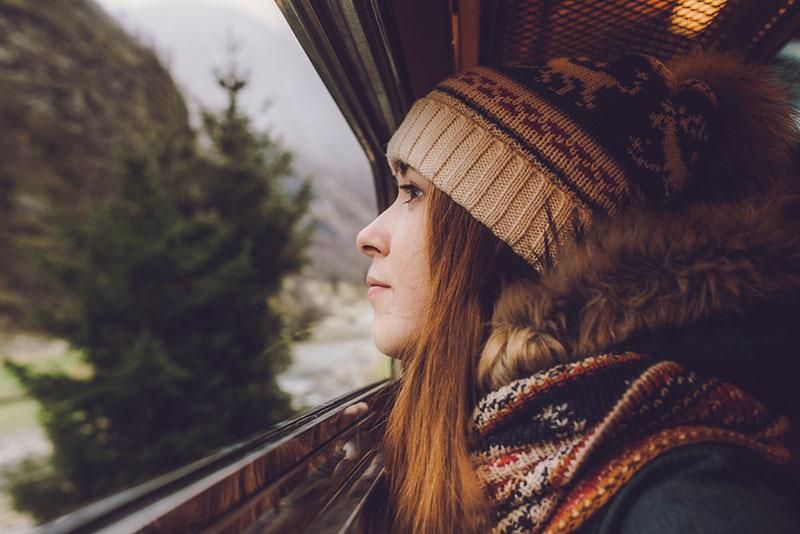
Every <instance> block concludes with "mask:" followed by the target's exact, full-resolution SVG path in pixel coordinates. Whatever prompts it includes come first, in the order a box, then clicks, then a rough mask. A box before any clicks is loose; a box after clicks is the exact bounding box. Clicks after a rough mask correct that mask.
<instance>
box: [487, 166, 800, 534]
mask: <svg viewBox="0 0 800 534" xmlns="http://www.w3.org/2000/svg"><path fill="white" fill-rule="evenodd" d="M793 183H794V179H793V178H787V179H786V180H785V181H781V182H780V184H779V185H776V186H774V187H769V188H766V189H763V190H761V191H758V192H755V193H753V194H750V195H747V196H745V197H742V198H739V199H737V200H733V201H728V202H718V203H710V204H698V205H694V206H691V207H688V208H683V209H675V210H671V211H669V212H661V213H652V214H651V213H642V212H638V213H631V214H630V215H629V216H626V217H622V218H618V219H616V220H614V221H609V222H607V223H605V224H604V225H602V226H601V227H598V228H597V229H596V230H595V231H593V232H592V233H591V235H590V236H588V237H587V239H586V240H584V241H583V242H581V243H579V244H575V245H572V246H571V247H570V248H568V249H566V250H565V251H563V252H562V254H561V258H562V259H561V261H559V263H558V264H557V265H556V266H555V267H554V268H553V269H552V270H551V271H550V272H548V273H546V274H545V276H544V277H543V279H542V280H541V282H539V283H536V284H520V285H516V286H512V287H508V288H506V289H505V291H504V292H503V293H502V295H501V297H500V300H499V301H498V304H497V306H496V309H495V315H494V318H493V333H492V337H491V338H490V339H492V340H493V343H495V344H496V345H500V346H502V347H504V349H503V350H502V351H501V354H500V356H497V357H496V361H494V362H493V366H494V375H493V376H495V377H498V376H499V377H500V378H495V379H494V383H488V384H487V390H493V391H488V392H487V393H486V394H485V395H484V396H483V398H482V399H481V401H480V403H479V406H478V408H477V409H476V413H475V418H474V420H475V422H476V425H477V426H478V428H480V429H481V432H482V435H481V438H482V443H483V445H482V446H481V448H480V449H479V450H477V451H476V452H475V453H474V457H475V461H476V464H477V465H478V472H479V475H481V477H482V479H483V481H484V483H485V484H486V485H487V490H488V492H489V494H490V496H491V497H492V498H493V499H494V501H495V504H496V506H498V508H499V509H500V510H502V512H500V513H499V515H498V516H497V517H498V521H497V524H496V531H500V532H515V531H529V530H534V531H539V530H542V529H544V530H548V531H553V532H567V531H574V530H579V531H584V532H755V531H761V532H800V491H798V489H797V485H796V484H795V483H794V482H793V481H792V480H791V479H790V478H789V477H788V476H787V474H786V472H787V471H788V470H790V469H788V468H787V467H786V466H785V465H784V466H780V467H778V462H784V461H785V460H786V454H785V449H784V450H783V452H781V448H782V447H781V445H780V442H781V441H783V440H785V438H786V436H785V433H786V424H785V423H786V419H785V418H781V417H779V416H778V415H776V414H784V415H787V416H790V418H791V417H794V416H795V415H796V411H797V407H798V402H797V401H798V397H799V396H800V384H798V381H800V373H798V370H800V359H799V357H800V354H798V351H800V193H798V192H797V190H796V188H795V187H794V186H793ZM598 355H611V356H610V360H609V361H614V362H616V363H614V365H615V366H617V367H619V366H620V365H621V366H623V370H622V371H614V372H615V373H617V374H614V375H609V376H610V378H609V377H605V376H604V377H601V379H598V380H597V381H596V382H597V384H599V385H597V386H595V385H591V384H590V385H588V386H587V385H586V383H585V382H579V383H577V386H576V387H573V389H572V390H571V393H570V394H571V395H572V397H559V395H562V393H559V390H557V389H556V388H557V387H562V385H563V377H564V376H567V375H569V376H574V375H575V374H576V372H577V371H576V369H577V370H580V369H583V368H585V367H586V366H583V367H580V366H579V365H578V364H577V363H573V364H570V365H571V367H569V368H568V369H566V370H564V366H563V365H561V366H559V365H556V363H558V362H582V361H588V362H595V363H597V365H600V366H601V367H602V365H605V363H604V362H605V361H606V360H605V358H606V356H602V357H601V358H599V359H598V358H597V356H598ZM592 358H594V360H593V359H592ZM541 362H553V363H554V365H553V367H548V366H545V370H544V371H543V370H542V363H541ZM664 362H671V363H669V364H668V365H667V368H668V369H672V370H670V371H669V372H668V373H666V374H664V373H661V374H659V375H658V376H660V377H661V378H660V379H659V380H662V382H661V383H656V385H655V387H651V388H650V389H651V390H652V391H650V390H648V391H646V392H644V393H642V392H634V393H635V394H636V395H638V397H636V396H634V400H633V401H631V406H633V407H638V406H640V405H641V406H643V405H644V404H645V403H646V402H649V401H648V398H650V397H647V395H651V397H652V399H655V400H654V402H655V405H656V406H657V408H656V412H657V411H658V410H659V409H661V410H663V409H664V408H665V407H666V408H667V410H666V411H669V412H670V413H669V414H667V415H664V416H659V417H655V418H654V417H650V418H649V419H641V421H642V422H641V423H631V421H634V422H635V421H638V420H637V419H635V418H634V419H630V418H629V419H628V420H627V422H626V424H628V426H627V427H624V428H621V429H617V430H615V433H613V434H608V436H610V437H607V439H606V440H605V441H604V442H602V443H600V444H599V445H597V446H594V445H592V446H591V447H590V446H587V445H586V444H587V443H589V442H590V441H591V440H592V439H594V435H596V434H599V433H600V431H598V428H600V429H603V425H604V424H606V423H607V420H608V419H609V417H610V416H609V415H608V414H610V413H612V412H613V411H614V410H617V411H619V410H620V406H623V404H624V403H625V402H628V401H629V400H630V399H628V398H627V397H630V396H631V390H632V389H635V387H634V386H635V385H636V384H638V383H639V382H638V381H639V380H640V379H641V377H643V376H645V375H646V374H647V373H651V372H652V370H653V369H654V368H656V366H658V365H662V366H663V365H666V364H664ZM601 364H602V365H601ZM592 365H594V363H593V364H592ZM625 366H627V367H625ZM670 366H671V367H670ZM498 369H499V371H498ZM590 371H591V373H589V375H588V376H595V375H597V374H598V372H599V371H595V370H592V369H590ZM581 372H583V371H581ZM670 373H672V374H670ZM676 377H677V378H676ZM684 379H686V380H688V381H689V382H692V383H693V384H695V386H696V387H695V386H693V387H695V389H696V391H695V392H694V393H693V395H694V396H693V397H691V398H689V396H688V394H686V397H685V398H683V397H681V398H678V397H676V396H675V395H676V393H675V392H674V391H671V388H675V387H678V386H677V383H678V382H680V381H683V380H684ZM622 383H624V385H620V384H622ZM609 384H617V385H618V386H619V389H618V391H617V390H614V387H616V386H613V387H612V385H609ZM649 384H651V385H652V383H649ZM701 384H702V391H701V389H700V385H701ZM648 387H649V386H648ZM537 388H538V389H537ZM547 388H550V389H547ZM592 388H595V389H597V390H598V391H601V393H602V394H600V395H598V393H597V391H595V390H592ZM523 390H524V391H525V392H527V393H524V394H523V393H520V392H521V391H523ZM612 390H613V391H612ZM576 391H578V393H577V394H576V393H575V392H576ZM583 391H588V392H589V393H587V394H586V397H587V399H588V400H584V401H581V400H576V399H575V397H576V396H581V395H583ZM606 391H610V393H609V394H608V395H605V392H606ZM686 391H689V390H686ZM531 392H533V393H531ZM537 392H538V393H537ZM708 392H711V393H708ZM563 395H566V393H564V394H563ZM659 395H660V396H659ZM681 395H683V393H681ZM625 396H627V397H625ZM623 397H625V398H623ZM729 397H730V399H733V400H730V401H729ZM559 399H560V400H563V401H564V402H561V401H560V400H559ZM564 399H566V400H564ZM681 399H683V400H681ZM698 399H699V400H698ZM736 399H739V400H741V399H745V400H742V402H744V403H746V404H742V405H741V406H739V407H736V406H733V407H732V409H731V411H730V412H726V411H725V410H727V409H728V408H729V404H731V405H733V404H735V403H736V402H738V401H737V400H736ZM573 401H574V402H573ZM548 402H549V404H547V405H546V409H547V410H550V411H553V412H554V413H555V412H558V413H556V415H554V416H553V417H552V418H551V419H550V420H545V419H546V418H545V416H544V415H543V409H542V406H545V404H543V403H548ZM580 402H584V404H585V407H584V408H582V409H583V410H584V411H586V412H591V411H592V409H593V407H595V406H598V408H597V410H599V411H600V412H602V413H599V414H593V415H592V414H589V415H586V416H585V417H577V416H574V414H572V413H571V411H572V410H573V408H574V410H575V411H579V410H580V409H581V408H580V406H578V405H579V404H580ZM537 403H539V404H537ZM659 403H661V404H659ZM670 403H672V404H670ZM681 403H683V404H681ZM576 406H578V407H576ZM600 406H606V407H605V408H600ZM623 407H624V406H623ZM627 408H630V406H629V407H627ZM627 408H626V409H627ZM698 410H701V411H702V413H703V416H702V417H705V419H692V417H694V416H695V415H696V414H697V413H700V412H698ZM709 410H712V411H713V410H718V415H719V417H717V418H716V419H715V418H714V417H711V416H708V413H710V412H709ZM737 410H738V412H737ZM743 410H744V411H745V412H747V411H752V412H753V413H752V414H750V413H744V414H743V415H742V413H743ZM544 411H546V410H544ZM689 411H693V415H691V417H690V416H689V415H687V413H688V412H689ZM756 412H758V413H756ZM498 414H499V415H498ZM770 414H771V415H770ZM579 415H580V414H579ZM584 415H585V414H584ZM712 415H713V414H712ZM750 415H753V416H754V418H753V419H747V418H748V417H750ZM573 416H574V417H573ZM723 416H724V417H723ZM740 416H741V417H740ZM592 417H594V419H592ZM630 417H633V416H630ZM737 418H739V419H737ZM534 420H535V424H534ZM587 420H588V423H587ZM487 421H489V423H487ZM654 421H655V422H654ZM684 424H685V425H688V426H686V428H687V429H693V428H694V429H696V428H700V429H701V431H700V432H699V437H697V438H695V440H694V441H692V439H686V440H685V442H680V440H679V439H678V438H677V437H675V436H678V434H677V433H676V432H672V430H674V429H675V428H678V427H679V426H680V425H684ZM543 425H544V426H547V425H550V426H549V427H548V428H549V432H550V433H549V434H548V433H546V432H544V431H542V430H541V428H542V426H543ZM558 425H561V426H562V427H566V426H567V425H571V428H570V429H569V430H563V431H562V432H561V433H558V432H556V433H555V434H554V433H553V432H552V430H553V429H557V426H558ZM711 427H714V428H723V427H725V428H726V429H727V430H724V431H722V430H719V431H718V432H717V431H712V430H709V433H708V434H707V435H704V434H703V432H704V430H703V429H706V428H711ZM731 429H733V430H731ZM567 432H572V434H569V435H567ZM660 432H661V434H659V433H660ZM670 432H672V433H671V434H670ZM686 432H689V430H687V431H686ZM686 432H683V433H682V434H681V438H680V439H681V440H682V439H684V438H685V434H686ZM691 432H695V433H697V431H696V430H691ZM715 432H716V433H715ZM726 432H727V433H726ZM745 434H749V435H750V436H751V437H752V436H756V435H757V436H756V437H755V438H754V439H752V440H751V439H750V437H743V436H745ZM668 435H669V436H672V438H674V439H673V441H674V443H672V442H671V443H670V444H669V446H664V447H663V450H659V451H657V453H654V454H653V455H650V456H652V457H650V456H648V455H647V454H644V458H642V454H640V452H641V451H645V450H652V449H653V448H654V447H655V445H656V444H659V443H661V442H660V441H658V439H661V438H660V437H659V436H661V437H662V438H663V437H664V436H668ZM543 436H545V437H547V439H551V438H552V439H553V440H555V441H554V443H556V445H553V444H552V443H550V442H547V443H545V441H546V440H545V438H544V437H543ZM573 436H574V439H573ZM654 436H655V437H654ZM731 436H734V437H736V436H738V437H736V439H734V437H731ZM672 438H671V439H672ZM740 438H741V439H740ZM559 440H561V441H559ZM569 440H572V441H569ZM643 440H644V441H643ZM646 440H650V445H649V447H650V449H646V448H645V447H644V445H641V444H642V443H646ZM748 440H749V441H748ZM634 442H635V443H638V444H640V445H637V446H638V447H639V448H638V449H636V450H633V449H632V450H633V452H631V453H630V454H629V455H628V456H627V457H626V458H627V459H628V460H630V459H631V458H637V461H636V462H635V463H632V464H631V465H627V464H626V466H624V467H623V468H622V471H624V472H625V476H620V481H621V482H619V483H618V484H616V485H613V487H611V486H606V487H605V488H599V490H598V486H596V485H595V486H592V485H591V484H588V482H587V481H588V479H589V478H591V477H595V476H596V475H597V473H598V472H601V471H602V470H603V469H604V468H607V467H608V466H609V465H611V464H614V463H615V462H619V461H620V458H622V457H623V456H620V454H618V451H619V450H621V449H624V447H626V446H630V445H631V444H632V443H634ZM756 442H759V443H756ZM563 443H566V445H563ZM663 443H664V444H666V443H667V441H666V438H664V441H663ZM659 446H661V445H659ZM558 447H561V448H560V449H559V448H558ZM581 447H583V448H581ZM770 447H771V449H770V450H769V451H767V448H770ZM587 450H588V452H587ZM543 451H544V452H543ZM576 451H577V452H576ZM634 453H635V454H634ZM615 455H616V456H615ZM576 466H577V467H576ZM573 468H574V469H573ZM559 470H561V471H559ZM571 470H572V471H571ZM557 471H558V473H556V474H557V475H558V476H556V475H554V473H555V472H557ZM562 471H563V472H566V473H567V474H563V473H562ZM573 471H574V472H573ZM619 471H620V469H617V475H619ZM604 476H605V475H604ZM548 477H549V478H548ZM596 478H597V480H600V479H601V478H600V477H599V476H597V477H596ZM559 484H562V487H560V488H558V489H559V491H558V492H556V493H553V487H554V486H558V485H559ZM587 484H588V485H587ZM582 485H583V487H582ZM587 488H588V489H587ZM600 493H602V495H599V494H600ZM609 494H610V495H609ZM584 496H588V497H586V498H584ZM551 498H552V501H553V502H552V506H549V507H548V506H544V507H543V506H542V503H543V502H545V503H546V502H547V500H548V499H551ZM537 507H538V508H537ZM537 514H539V515H537Z"/></svg>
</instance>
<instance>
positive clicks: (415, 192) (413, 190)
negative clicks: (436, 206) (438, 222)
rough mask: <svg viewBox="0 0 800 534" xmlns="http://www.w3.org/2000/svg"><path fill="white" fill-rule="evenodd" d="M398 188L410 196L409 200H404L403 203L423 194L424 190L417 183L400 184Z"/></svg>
mask: <svg viewBox="0 0 800 534" xmlns="http://www.w3.org/2000/svg"><path fill="white" fill-rule="evenodd" d="M398 189H401V190H402V191H404V192H405V193H406V194H408V197H409V198H408V200H406V201H405V202H403V204H408V203H409V202H411V201H412V200H414V199H416V198H419V197H421V196H422V190H421V189H420V188H419V187H417V186H416V184H413V183H410V184H403V185H400V186H398Z"/></svg>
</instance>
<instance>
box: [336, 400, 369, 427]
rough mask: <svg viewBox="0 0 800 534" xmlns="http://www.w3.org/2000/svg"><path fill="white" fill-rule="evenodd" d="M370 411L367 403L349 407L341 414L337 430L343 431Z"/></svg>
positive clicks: (358, 403) (337, 422)
mask: <svg viewBox="0 0 800 534" xmlns="http://www.w3.org/2000/svg"><path fill="white" fill-rule="evenodd" d="M368 411H369V406H368V405H367V403H366V402H357V403H355V404H353V405H351V406H348V407H347V408H345V409H344V411H343V412H342V413H341V414H339V418H338V420H337V421H336V428H337V429H338V430H339V431H341V430H343V429H345V428H347V426H349V425H350V423H352V422H353V421H355V420H356V419H359V418H360V417H362V416H363V415H364V414H366V413H367V412H368Z"/></svg>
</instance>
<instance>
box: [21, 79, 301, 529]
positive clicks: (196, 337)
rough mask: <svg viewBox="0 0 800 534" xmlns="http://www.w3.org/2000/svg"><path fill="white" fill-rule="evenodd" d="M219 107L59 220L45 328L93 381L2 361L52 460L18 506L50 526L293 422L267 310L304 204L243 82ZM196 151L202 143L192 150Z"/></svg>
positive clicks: (292, 258)
mask: <svg viewBox="0 0 800 534" xmlns="http://www.w3.org/2000/svg"><path fill="white" fill-rule="evenodd" d="M218 82H219V84H220V86H221V87H222V88H223V89H224V90H225V91H226V92H227V95H228V106H227V108H226V109H225V110H224V111H222V112H221V113H218V114H215V113H211V112H204V113H203V116H202V127H201V133H202V134H203V138H202V140H203V141H204V142H202V143H198V142H195V140H191V139H190V140H186V139H182V138H180V137H179V136H170V135H169V134H165V135H162V136H160V137H159V139H158V141H157V142H156V143H154V145H153V149H152V150H149V151H148V152H147V153H144V154H139V155H137V156H136V157H132V158H128V160H127V161H126V162H125V165H124V172H122V173H121V184H120V191H119V194H118V195H116V199H115V200H111V201H108V202H106V203H105V204H103V205H102V206H100V207H98V208H97V209H96V210H94V212H93V213H92V215H91V216H90V217H89V220H88V221H85V222H83V223H81V222H80V221H75V220H72V221H69V222H65V223H64V224H63V225H62V234H63V238H62V239H61V241H60V242H61V245H62V250H61V253H59V254H57V255H53V254H50V255H48V256H47V257H45V258H44V259H45V265H46V268H47V270H48V271H49V272H51V273H53V274H54V275H55V277H56V278H57V279H58V281H59V282H60V284H61V285H62V286H63V287H64V289H65V290H66V291H67V293H68V294H69V295H70V297H71V298H70V301H69V302H70V305H69V306H67V307H65V308H63V309H57V310H45V313H42V314H41V321H42V323H43V325H45V326H46V327H47V329H48V331H50V332H53V333H54V334H56V335H60V336H62V337H64V338H65V339H67V340H68V341H69V342H70V344H71V345H72V347H74V348H75V349H78V350H79V351H81V353H82V355H83V357H84V358H85V361H86V363H87V364H88V366H89V368H90V369H91V374H90V376H88V377H82V378H81V377H75V376H69V375H67V374H65V373H63V372H52V371H51V372H40V371H34V370H32V369H30V368H29V367H26V366H24V365H19V364H14V363H7V366H8V368H9V369H10V370H11V371H12V372H13V374H14V375H15V376H16V377H17V379H18V380H19V381H20V383H21V384H22V385H23V386H24V388H25V389H26V390H27V391H28V393H29V394H30V395H31V396H32V397H33V398H35V399H37V400H38V401H39V402H40V404H41V407H42V411H41V414H42V415H41V419H42V423H43V424H44V426H45V429H46V431H47V434H48V436H49V437H50V439H51V441H52V442H53V445H54V453H53V456H52V458H51V459H50V462H51V463H50V464H49V465H45V466H35V465H30V464H29V465H27V467H26V468H27V470H28V475H30V474H32V472H33V471H36V470H37V469H38V475H37V476H35V477H34V478H33V479H32V480H31V479H30V478H29V479H27V480H25V479H23V478H21V477H16V478H14V477H12V487H11V490H12V494H13V495H14V496H15V503H16V505H17V507H18V508H21V509H24V510H26V511H30V512H32V513H34V514H35V515H37V516H38V518H39V519H47V518H49V517H52V516H54V515H58V514H60V513H62V512H64V511H65V510H66V509H68V508H69V507H71V506H74V505H76V504H78V503H82V502H85V501H87V500H89V499H93V498H96V497H99V496H103V495H105V494H107V493H109V492H110V491H112V490H115V489H118V488H121V487H124V486H126V485H130V484H132V483H135V482H138V481H141V480H143V479H146V478H149V477H152V476H153V475H155V474H158V473H161V472H164V471H166V470H169V469H171V468H174V467H176V466H179V465H182V464H185V463H187V462H189V461H191V460H194V459H196V458H198V457H201V456H202V455H204V454H207V453H208V452H210V451H211V450H213V449H215V448H218V447H220V446H222V445H224V444H227V443H230V442H231V441H234V440H236V439H239V438H242V437H244V436H247V435H249V434H252V433H254V432H256V431H259V430H261V429H264V428H265V427H268V426H269V425H271V424H273V423H275V422H277V421H279V420H281V419H283V418H285V417H287V416H289V415H290V414H291V410H290V403H289V400H290V399H289V397H288V396H287V395H286V394H285V393H283V392H282V391H281V390H280V389H279V388H278V386H277V384H276V381H275V379H276V375H277V374H278V372H279V371H280V370H281V369H282V368H283V367H284V366H285V365H286V364H287V363H288V362H289V359H290V347H289V343H288V342H289V341H290V340H289V339H288V334H287V332H286V331H285V328H284V327H283V324H284V321H282V317H281V316H280V314H279V313H278V312H277V310H276V309H274V307H273V306H272V305H271V304H270V297H273V296H275V295H276V293H277V292H278V291H279V289H280V287H281V281H282V280H283V278H284V277H285V276H286V275H287V274H291V273H295V272H298V271H299V270H300V269H301V268H302V266H303V265H304V264H305V261H306V260H305V257H304V251H305V249H306V247H307V245H308V243H309V240H310V232H311V229H310V226H309V225H308V224H306V223H305V222H304V221H305V219H304V216H305V215H306V213H307V210H308V205H309V201H310V196H311V189H310V184H309V183H308V181H307V180H306V181H304V182H303V184H302V186H301V187H300V188H299V190H298V191H296V192H295V193H293V194H289V193H287V192H286V191H285V190H284V182H285V180H286V178H287V177H288V176H290V175H291V172H292V171H291V157H290V154H289V153H288V152H286V151H285V150H283V149H282V148H281V147H280V146H279V145H278V144H277V143H276V142H275V141H273V140H272V139H271V138H270V137H269V136H267V135H266V134H260V133H257V132H255V131H254V128H253V126H252V125H251V123H250V121H249V119H248V118H247V117H246V116H245V115H244V114H243V113H242V112H241V111H240V110H239V108H238V99H239V94H240V92H241V91H242V89H243V88H244V87H245V86H246V81H245V80H244V79H243V78H242V77H241V76H240V75H237V74H236V72H235V71H233V70H231V71H229V72H227V73H226V74H224V75H222V76H218ZM198 147H203V148H198Z"/></svg>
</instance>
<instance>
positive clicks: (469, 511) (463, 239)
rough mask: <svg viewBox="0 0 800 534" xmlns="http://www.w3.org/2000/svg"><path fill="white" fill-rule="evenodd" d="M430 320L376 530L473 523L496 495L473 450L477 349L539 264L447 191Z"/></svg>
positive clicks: (374, 505)
mask: <svg viewBox="0 0 800 534" xmlns="http://www.w3.org/2000/svg"><path fill="white" fill-rule="evenodd" d="M427 210H428V217H427V232H426V234H427V235H426V240H427V251H428V260H429V263H430V272H431V281H430V293H429V298H428V302H427V309H426V312H425V314H424V318H425V320H424V321H423V324H422V325H421V328H420V331H419V335H418V337H417V340H416V342H415V343H414V345H413V346H412V347H409V350H408V351H407V354H406V355H405V357H404V358H403V374H402V377H401V380H400V387H399V391H398V394H397V399H396V401H395V404H394V407H393V409H392V412H391V414H390V415H389V419H388V423H387V430H386V434H385V438H384V455H385V461H386V474H387V480H386V484H385V486H384V487H383V488H382V490H381V491H379V492H376V494H375V495H374V497H373V498H372V499H371V502H370V503H369V505H368V507H367V508H368V509H367V510H366V511H365V515H364V523H363V525H364V528H365V530H367V531H369V532H474V531H478V530H481V526H482V525H484V521H485V520H486V519H487V517H488V516H487V514H488V512H489V503H488V501H487V500H486V498H485V496H484V493H483V491H482V489H481V487H480V485H479V483H478V480H477V477H476V475H475V472H474V470H473V468H472V465H471V462H470V459H469V453H468V450H469V446H470V441H471V440H472V439H474V438H473V437H472V436H471V435H470V423H469V419H470V415H471V413H472V410H473V407H474V405H475V402H476V398H475V397H476V385H477V384H476V376H475V375H476V368H477V360H478V356H479V354H480V352H481V347H482V346H483V344H484V342H485V341H486V338H487V337H488V334H489V328H490V325H491V316H492V310H493V307H494V303H495V301H496V300H497V298H498V296H499V294H500V291H501V289H502V287H503V286H504V285H505V284H506V283H510V282H513V281H516V280H520V279H529V280H535V279H537V277H538V274H537V272H536V271H535V270H534V269H533V268H532V267H531V266H530V265H528V263H526V262H525V261H524V260H523V259H522V258H521V257H520V256H518V255H517V254H515V253H514V252H513V251H512V250H511V248H510V247H509V246H508V245H507V244H505V243H504V242H502V241H501V240H500V239H498V238H497V237H495V236H494V234H492V232H491V231H490V230H489V229H488V228H486V227H485V226H484V225H483V224H481V223H479V222H478V221H477V220H476V219H475V218H473V217H472V216H471V215H470V214H469V213H468V212H467V211H466V210H465V209H464V208H463V207H461V206H459V205H458V204H456V203H455V202H453V201H452V200H451V199H450V198H449V197H448V196H447V195H446V194H444V193H442V192H440V191H439V190H438V189H435V188H432V189H431V192H430V193H429V198H428V207H427Z"/></svg>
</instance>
